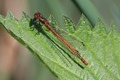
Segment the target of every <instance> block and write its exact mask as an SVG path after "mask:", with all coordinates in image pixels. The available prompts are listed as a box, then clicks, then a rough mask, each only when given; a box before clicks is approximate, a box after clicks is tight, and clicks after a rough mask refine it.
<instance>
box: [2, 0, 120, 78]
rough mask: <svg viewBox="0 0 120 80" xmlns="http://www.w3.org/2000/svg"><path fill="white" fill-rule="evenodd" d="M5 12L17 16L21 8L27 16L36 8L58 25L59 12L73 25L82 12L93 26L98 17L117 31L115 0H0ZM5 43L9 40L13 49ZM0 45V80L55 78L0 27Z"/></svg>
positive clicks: (118, 4) (118, 8)
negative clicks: (113, 26) (112, 23)
mask: <svg viewBox="0 0 120 80" xmlns="http://www.w3.org/2000/svg"><path fill="white" fill-rule="evenodd" d="M8 11H11V12H13V14H14V15H15V16H16V17H17V18H18V19H19V18H20V17H21V15H22V14H21V13H22V11H24V12H26V13H27V14H28V15H29V16H31V17H33V15H34V13H35V12H37V11H39V12H41V13H42V15H43V16H45V17H46V18H48V17H49V16H50V15H52V16H54V17H55V19H56V20H57V22H58V24H59V25H61V26H60V27H62V28H64V26H63V20H62V16H63V15H65V16H68V17H69V18H71V19H72V20H73V22H74V23H75V24H77V22H78V21H79V19H80V16H81V15H82V14H84V15H85V16H86V17H87V19H88V20H89V22H90V23H91V25H92V26H93V27H94V26H95V24H96V22H97V20H98V17H99V18H100V19H101V20H102V22H103V23H104V24H105V26H106V29H109V27H110V25H111V22H112V21H113V22H114V23H115V24H116V25H117V26H118V27H117V31H118V32H119V31H120V30H119V28H120V27H119V25H120V22H119V21H120V1H119V0H21V1H19V0H9V1H7V0H1V1H0V14H2V15H4V16H5V15H6V14H7V12H8ZM9 43H12V46H13V48H12V47H11V44H9ZM0 44H1V45H0V75H1V76H0V80H57V77H56V76H54V75H53V74H52V73H51V72H50V70H49V69H48V68H47V67H46V66H45V65H44V64H43V63H42V62H40V61H39V60H38V59H37V58H36V57H34V56H33V55H32V54H31V53H30V52H29V51H28V50H26V49H25V48H24V47H22V46H20V44H18V43H16V41H14V40H12V39H11V38H10V36H9V34H7V33H6V32H5V30H4V29H3V28H2V27H0ZM16 47H17V49H16ZM6 49H7V50H9V51H8V52H7V51H6ZM10 51H11V52H10ZM6 55H7V56H6Z"/></svg>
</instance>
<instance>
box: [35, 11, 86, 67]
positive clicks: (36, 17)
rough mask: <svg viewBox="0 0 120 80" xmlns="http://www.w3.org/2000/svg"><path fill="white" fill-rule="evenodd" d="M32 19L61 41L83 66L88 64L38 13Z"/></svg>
mask: <svg viewBox="0 0 120 80" xmlns="http://www.w3.org/2000/svg"><path fill="white" fill-rule="evenodd" d="M34 18H35V19H38V20H39V21H40V22H41V23H42V24H44V25H45V26H46V28H47V29H49V30H50V31H51V32H52V33H53V34H54V35H55V36H56V37H57V38H58V39H59V40H60V41H62V42H63V43H64V44H65V45H66V46H67V47H68V48H69V49H70V50H71V51H72V53H73V54H75V55H76V56H77V57H78V58H79V59H80V60H81V61H82V62H83V63H84V64H85V65H88V63H87V62H86V61H85V59H83V58H82V57H81V56H80V53H79V52H78V51H77V50H76V49H75V48H74V47H73V46H72V45H71V44H70V43H68V42H67V41H66V40H65V39H64V38H63V37H62V36H61V35H59V34H58V33H57V32H56V31H55V30H54V29H53V28H52V27H51V25H50V24H49V22H48V20H47V19H45V18H44V17H42V16H41V14H40V13H39V12H37V13H35V14H34Z"/></svg>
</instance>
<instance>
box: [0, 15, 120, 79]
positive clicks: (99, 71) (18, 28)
mask: <svg viewBox="0 0 120 80" xmlns="http://www.w3.org/2000/svg"><path fill="white" fill-rule="evenodd" d="M65 20H67V22H66V24H68V25H70V24H72V23H71V22H69V19H68V18H67V17H66V19H65ZM0 22H1V23H2V24H3V25H4V28H5V29H6V30H7V31H8V32H9V33H10V34H11V35H12V36H13V37H14V38H15V39H16V40H18V41H19V42H20V43H21V44H23V45H24V46H25V47H26V48H28V49H29V50H30V51H31V52H32V54H33V55H35V56H37V57H38V58H39V60H41V61H42V62H43V63H45V64H46V65H47V66H48V68H49V69H50V70H51V71H52V72H53V73H54V74H55V75H56V76H57V77H58V80H119V79H120V54H119V52H120V35H119V34H118V33H117V32H116V31H115V30H114V27H113V26H115V25H114V24H113V25H112V26H111V30H109V31H108V32H107V31H106V29H105V28H104V25H103V24H102V22H101V21H98V23H97V25H96V27H95V28H94V29H91V25H90V24H89V22H88V21H87V19H86V18H85V17H84V16H82V18H81V19H80V21H79V23H78V25H77V27H76V29H75V30H74V31H73V30H72V31H73V32H72V33H70V32H69V31H67V33H68V36H71V37H72V38H71V39H70V38H69V39H67V37H66V36H67V35H66V34H64V33H62V35H63V37H66V40H68V41H69V42H70V43H71V44H72V45H73V46H74V47H75V48H76V49H77V50H78V51H79V52H80V53H81V56H82V57H83V58H85V59H86V60H87V61H88V63H89V64H88V65H87V66H85V65H84V64H83V63H82V62H81V61H80V60H79V59H78V58H77V57H75V56H74V55H72V53H71V52H70V51H69V49H67V48H66V47H65V46H64V45H63V44H62V43H61V42H60V41H59V40H58V39H57V38H56V37H55V36H54V35H53V34H52V33H51V32H50V31H48V30H46V29H45V27H44V26H42V28H43V30H44V31H45V32H46V34H47V35H48V36H49V38H48V37H46V36H45V35H44V34H41V33H40V34H39V35H35V34H36V32H37V30H34V31H31V30H30V27H29V22H30V18H29V17H28V16H26V14H25V13H24V15H23V17H22V18H21V19H20V20H16V19H15V18H14V16H13V15H12V14H11V13H9V14H8V15H7V17H6V18H4V17H2V16H0ZM51 22H52V20H51ZM53 22H54V21H53ZM55 25H56V24H55ZM68 25H67V27H69V26H68ZM53 26H54V25H53ZM54 27H55V26H54ZM69 29H70V28H69ZM63 31H65V30H63ZM65 32H66V31H65ZM73 39H74V42H75V41H77V43H78V44H79V43H81V42H83V43H84V45H75V44H74V43H72V42H71V40H73ZM69 56H71V57H69ZM80 65H81V66H83V67H84V69H83V68H81V67H80Z"/></svg>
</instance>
